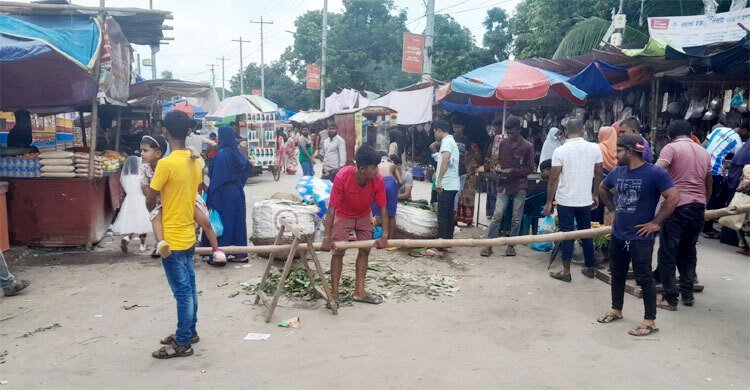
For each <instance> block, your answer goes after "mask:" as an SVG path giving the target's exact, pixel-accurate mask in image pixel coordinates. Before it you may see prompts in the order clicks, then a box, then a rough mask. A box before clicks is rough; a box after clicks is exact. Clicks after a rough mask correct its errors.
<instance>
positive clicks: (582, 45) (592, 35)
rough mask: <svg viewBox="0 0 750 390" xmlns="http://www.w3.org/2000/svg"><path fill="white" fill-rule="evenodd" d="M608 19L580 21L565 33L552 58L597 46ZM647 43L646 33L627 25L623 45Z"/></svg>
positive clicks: (631, 45) (583, 52)
mask: <svg viewBox="0 0 750 390" xmlns="http://www.w3.org/2000/svg"><path fill="white" fill-rule="evenodd" d="M609 25H610V21H608V20H604V19H601V18H597V17H593V18H588V19H585V20H582V21H580V22H579V23H577V24H576V25H575V26H573V28H572V29H570V31H568V33H567V34H566V35H565V37H564V38H563V40H562V42H560V45H559V46H558V47H557V50H556V51H555V54H554V55H553V56H552V59H558V58H565V57H574V56H578V55H581V54H585V53H588V52H590V51H592V50H594V49H597V48H599V44H600V43H601V41H602V39H603V38H604V36H605V35H606V33H607V29H609ZM646 43H648V34H647V33H643V32H641V31H640V30H638V29H635V28H633V27H630V26H627V27H626V28H625V34H624V37H623V46H630V47H643V46H645V45H646Z"/></svg>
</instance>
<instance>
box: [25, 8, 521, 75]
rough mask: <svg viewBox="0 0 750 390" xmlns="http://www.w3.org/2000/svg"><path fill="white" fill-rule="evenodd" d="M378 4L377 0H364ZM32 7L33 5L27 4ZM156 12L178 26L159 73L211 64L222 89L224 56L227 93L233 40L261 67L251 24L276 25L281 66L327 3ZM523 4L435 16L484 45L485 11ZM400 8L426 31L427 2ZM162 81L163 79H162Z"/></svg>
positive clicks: (274, 55)
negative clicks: (301, 30) (304, 25)
mask: <svg viewBox="0 0 750 390" xmlns="http://www.w3.org/2000/svg"><path fill="white" fill-rule="evenodd" d="M360 1H377V0H360ZM27 2H28V1H27ZM153 2H154V8H157V9H161V10H166V11H171V12H172V14H173V16H174V20H170V21H167V22H166V24H167V25H170V26H173V27H174V30H171V31H166V32H165V35H166V36H169V37H173V38H174V41H171V42H170V43H169V45H164V46H162V48H161V51H160V52H159V53H158V54H157V55H156V68H157V71H158V73H161V71H163V70H170V71H172V73H173V75H174V77H175V78H179V79H183V80H191V81H210V80H211V71H210V67H209V66H208V65H209V64H212V63H213V64H216V65H217V68H216V86H217V87H219V86H221V67H220V64H221V61H220V60H218V58H220V57H221V56H224V57H226V58H227V60H226V62H225V78H226V83H227V88H229V85H228V84H229V79H230V78H231V76H232V75H233V74H236V73H237V71H238V70H239V67H240V59H239V43H238V42H232V39H239V37H240V36H242V39H249V40H250V41H251V42H250V43H249V44H247V43H246V44H245V45H244V48H243V58H244V63H245V65H247V64H248V63H251V62H256V63H260V27H259V25H257V24H251V23H250V21H251V20H256V21H257V20H259V19H260V16H263V20H264V21H271V22H273V24H272V25H265V26H264V29H265V31H264V34H265V61H266V63H269V62H271V61H272V60H276V59H278V58H279V56H280V55H281V54H282V53H283V51H284V49H286V48H287V47H288V46H291V45H292V44H293V43H294V39H293V37H292V34H290V33H288V32H286V31H294V20H295V19H296V18H297V16H299V15H302V14H304V13H305V12H307V11H310V10H319V9H322V8H323V0H153ZM520 2H521V0H504V1H503V0H436V5H435V11H436V12H437V13H445V14H450V15H452V16H453V17H454V18H455V19H456V20H457V21H458V22H459V23H461V24H462V25H463V26H465V27H467V28H469V29H470V30H471V31H472V33H473V34H474V37H475V39H476V41H477V43H478V44H480V45H481V41H482V33H483V31H484V29H483V27H482V21H483V20H484V17H485V15H486V11H487V9H489V8H492V7H502V8H504V9H505V10H506V11H507V12H508V13H509V14H512V12H513V10H514V9H515V7H516V5H518V3H520ZM73 3H74V4H80V5H88V6H98V5H99V0H73ZM395 3H396V6H397V7H399V8H402V9H405V10H406V11H407V13H408V16H407V18H408V21H407V27H408V29H409V30H410V31H411V32H414V33H421V32H423V30H424V27H425V18H424V14H425V6H424V3H423V1H422V0H395ZM106 5H107V6H108V7H138V8H148V6H149V1H148V0H106ZM328 10H329V12H342V11H343V4H342V1H341V0H329V1H328ZM135 49H136V52H137V53H140V54H141V59H144V58H149V57H150V50H149V49H148V47H142V46H135ZM141 73H142V74H143V77H144V78H150V77H151V71H150V68H145V67H142V69H141ZM157 77H158V75H157Z"/></svg>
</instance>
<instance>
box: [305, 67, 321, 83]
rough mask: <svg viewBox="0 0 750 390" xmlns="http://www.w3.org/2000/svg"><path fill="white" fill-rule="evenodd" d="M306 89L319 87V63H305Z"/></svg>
mask: <svg viewBox="0 0 750 390" xmlns="http://www.w3.org/2000/svg"><path fill="white" fill-rule="evenodd" d="M307 89H320V65H313V64H308V65H307Z"/></svg>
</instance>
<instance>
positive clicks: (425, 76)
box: [422, 0, 435, 82]
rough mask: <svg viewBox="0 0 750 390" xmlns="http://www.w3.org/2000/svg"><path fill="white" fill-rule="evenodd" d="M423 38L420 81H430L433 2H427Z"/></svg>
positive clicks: (433, 22)
mask: <svg viewBox="0 0 750 390" xmlns="http://www.w3.org/2000/svg"><path fill="white" fill-rule="evenodd" d="M424 34H425V37H424V55H423V58H424V64H423V66H422V81H423V82H424V81H430V80H432V38H433V35H434V34H435V0H428V1H427V25H426V26H425V33H424Z"/></svg>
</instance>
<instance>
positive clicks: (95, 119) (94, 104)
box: [89, 13, 104, 179]
mask: <svg viewBox="0 0 750 390" xmlns="http://www.w3.org/2000/svg"><path fill="white" fill-rule="evenodd" d="M97 19H98V21H99V26H100V28H104V18H103V17H102V14H101V13H100V14H99V16H97ZM100 33H101V34H103V32H102V31H100ZM103 44H104V39H100V40H99V50H97V51H96V61H95V62H94V74H93V75H92V78H93V79H94V83H96V90H97V92H98V91H99V74H100V71H101V67H100V66H99V60H100V59H101V53H102V52H101V51H102V46H103ZM98 127H99V101H98V100H97V97H96V95H95V96H94V98H93V99H91V139H90V140H89V141H91V142H89V144H90V147H89V179H93V178H94V158H95V157H96V138H97V137H96V131H97V128H98Z"/></svg>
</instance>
